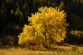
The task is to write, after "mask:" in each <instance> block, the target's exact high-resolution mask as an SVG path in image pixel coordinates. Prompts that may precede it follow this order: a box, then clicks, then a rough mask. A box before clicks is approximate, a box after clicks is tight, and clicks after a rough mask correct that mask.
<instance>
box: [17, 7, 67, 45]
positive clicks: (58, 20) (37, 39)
mask: <svg viewBox="0 0 83 55" xmlns="http://www.w3.org/2000/svg"><path fill="white" fill-rule="evenodd" d="M65 17H66V13H64V11H59V9H57V8H52V7H41V8H39V11H38V12H36V13H35V14H32V16H31V17H29V19H28V20H29V21H30V24H29V25H25V26H24V28H23V32H22V33H20V35H18V37H19V41H18V43H19V44H21V45H24V44H42V45H43V46H44V47H50V46H51V44H52V43H57V42H61V41H62V40H64V38H65V34H66V26H67V23H66V19H65Z"/></svg>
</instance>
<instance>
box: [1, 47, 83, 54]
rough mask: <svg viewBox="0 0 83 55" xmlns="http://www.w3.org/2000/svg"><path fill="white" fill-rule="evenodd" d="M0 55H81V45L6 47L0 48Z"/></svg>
mask: <svg viewBox="0 0 83 55" xmlns="http://www.w3.org/2000/svg"><path fill="white" fill-rule="evenodd" d="M38 49H39V48H38ZM0 55H83V47H79V46H57V47H56V48H55V49H44V50H30V49H28V48H21V47H6V48H0Z"/></svg>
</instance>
